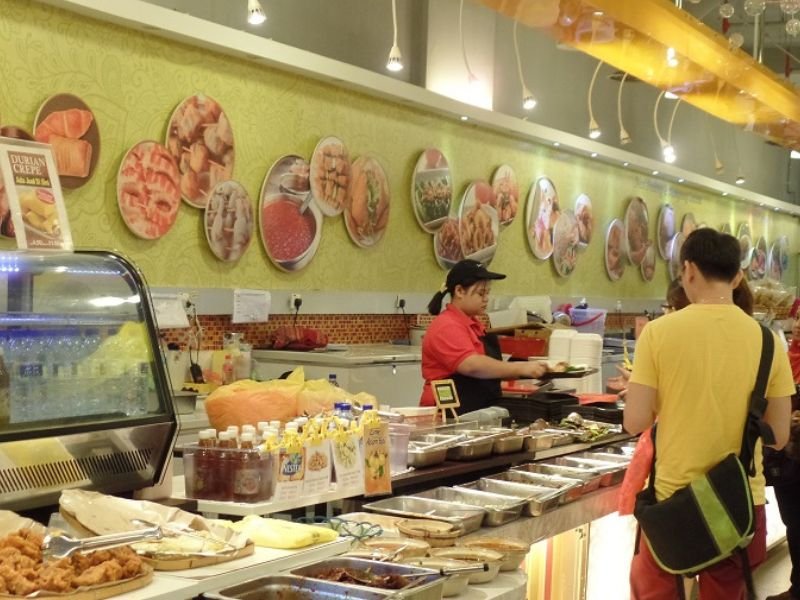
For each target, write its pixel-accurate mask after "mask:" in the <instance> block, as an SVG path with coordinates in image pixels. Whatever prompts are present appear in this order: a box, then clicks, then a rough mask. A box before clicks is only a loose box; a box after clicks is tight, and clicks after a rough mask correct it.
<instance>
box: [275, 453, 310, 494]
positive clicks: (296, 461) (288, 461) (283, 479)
mask: <svg viewBox="0 0 800 600" xmlns="http://www.w3.org/2000/svg"><path fill="white" fill-rule="evenodd" d="M304 478H305V449H303V448H301V449H300V450H298V451H287V450H285V449H281V450H280V451H279V452H278V469H277V477H276V481H275V493H274V494H273V496H272V499H273V500H275V501H286V500H297V499H299V498H300V497H301V495H302V493H303V479H304Z"/></svg>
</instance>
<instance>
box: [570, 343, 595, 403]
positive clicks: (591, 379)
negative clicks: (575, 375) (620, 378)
mask: <svg viewBox="0 0 800 600" xmlns="http://www.w3.org/2000/svg"><path fill="white" fill-rule="evenodd" d="M602 361H603V338H602V336H600V335H598V334H596V333H577V334H576V335H574V336H572V337H571V338H570V345H569V360H568V362H569V364H571V365H586V366H587V367H589V368H590V369H597V373H595V374H594V375H589V376H587V377H582V378H580V379H574V380H572V381H574V383H575V389H576V391H577V393H579V394H599V393H601V392H602V391H603V376H602V374H601V371H602V369H601V367H602Z"/></svg>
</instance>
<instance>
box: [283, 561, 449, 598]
mask: <svg viewBox="0 0 800 600" xmlns="http://www.w3.org/2000/svg"><path fill="white" fill-rule="evenodd" d="M331 569H348V570H352V571H369V573H370V574H371V575H389V574H395V575H402V576H404V577H406V578H410V579H415V580H417V579H418V578H420V579H421V580H420V581H419V584H417V585H414V586H413V587H410V588H408V589H405V590H403V592H402V594H401V595H400V596H399V597H401V598H403V600H440V599H441V597H442V591H443V589H444V581H445V578H444V577H443V576H442V575H441V574H440V573H439V572H438V571H434V570H433V569H425V568H423V567H416V566H413V565H405V564H399V563H390V562H380V561H377V560H367V559H364V558H355V557H348V556H339V557H333V558H326V559H325V560H323V561H321V562H317V563H312V564H310V565H306V566H305V567H300V568H298V569H293V570H292V571H290V573H291V574H292V575H297V576H299V577H309V578H311V579H317V578H318V575H319V574H320V573H322V572H325V571H330V570H331ZM348 586H352V588H353V589H363V590H371V591H376V590H379V591H381V592H387V593H388V594H387V595H392V594H393V593H394V592H397V591H398V590H396V589H389V590H385V589H383V588H374V587H370V586H361V585H356V584H348Z"/></svg>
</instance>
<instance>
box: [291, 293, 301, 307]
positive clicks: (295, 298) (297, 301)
mask: <svg viewBox="0 0 800 600" xmlns="http://www.w3.org/2000/svg"><path fill="white" fill-rule="evenodd" d="M302 305H303V296H302V294H295V293H292V294H289V310H299V308H300V307H301V306H302Z"/></svg>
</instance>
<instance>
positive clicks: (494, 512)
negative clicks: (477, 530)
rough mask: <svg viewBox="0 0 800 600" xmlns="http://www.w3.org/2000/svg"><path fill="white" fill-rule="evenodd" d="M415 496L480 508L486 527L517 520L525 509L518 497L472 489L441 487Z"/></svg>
mask: <svg viewBox="0 0 800 600" xmlns="http://www.w3.org/2000/svg"><path fill="white" fill-rule="evenodd" d="M416 495H417V497H419V498H431V499H433V500H441V501H442V502H448V503H450V504H464V505H466V506H477V507H478V508H482V509H484V510H485V511H486V517H484V520H483V524H484V526H487V527H497V526H498V525H503V524H505V523H508V522H509V521H513V520H514V519H518V518H519V517H520V515H521V514H522V509H523V508H524V507H525V503H524V502H522V501H520V499H519V498H518V497H514V496H503V495H501V494H492V493H488V492H482V491H479V490H472V489H463V488H462V489H459V488H457V487H446V486H441V487H437V488H433V489H432V490H427V491H425V492H420V493H419V494H416Z"/></svg>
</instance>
